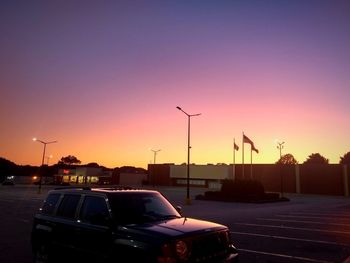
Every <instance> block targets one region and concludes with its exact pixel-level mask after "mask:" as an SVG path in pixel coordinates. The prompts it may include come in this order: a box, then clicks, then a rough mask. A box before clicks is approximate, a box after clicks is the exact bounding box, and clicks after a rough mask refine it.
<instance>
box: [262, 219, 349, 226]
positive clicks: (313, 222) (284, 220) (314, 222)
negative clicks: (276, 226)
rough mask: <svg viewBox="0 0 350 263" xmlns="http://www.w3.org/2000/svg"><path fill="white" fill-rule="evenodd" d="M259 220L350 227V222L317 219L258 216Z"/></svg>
mask: <svg viewBox="0 0 350 263" xmlns="http://www.w3.org/2000/svg"><path fill="white" fill-rule="evenodd" d="M257 219H258V220H264V221H276V222H286V223H288V222H289V223H306V224H319V225H332V226H345V227H350V224H338V223H325V222H316V221H304V220H286V219H270V218H257Z"/></svg>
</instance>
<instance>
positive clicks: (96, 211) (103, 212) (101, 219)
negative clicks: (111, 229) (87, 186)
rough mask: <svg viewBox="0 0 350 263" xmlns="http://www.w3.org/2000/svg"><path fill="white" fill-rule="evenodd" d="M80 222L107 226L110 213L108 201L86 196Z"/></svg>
mask: <svg viewBox="0 0 350 263" xmlns="http://www.w3.org/2000/svg"><path fill="white" fill-rule="evenodd" d="M79 218H80V220H81V221H82V222H86V223H90V224H94V225H106V224H107V220H108V218H109V211H108V207H107V203H106V200H105V199H104V198H103V197H99V196H86V197H85V199H84V202H83V205H82V207H81V210H80V216H79Z"/></svg>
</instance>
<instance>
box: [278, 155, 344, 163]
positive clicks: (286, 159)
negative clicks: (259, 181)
mask: <svg viewBox="0 0 350 263" xmlns="http://www.w3.org/2000/svg"><path fill="white" fill-rule="evenodd" d="M303 163H304V164H329V159H327V158H326V157H324V156H322V155H321V154H320V153H312V154H310V155H309V156H308V158H307V159H306V160H305V161H304V162H303ZM276 164H298V161H297V160H296V159H295V158H294V156H293V154H291V153H287V154H285V155H282V156H281V158H280V159H279V160H278V161H277V162H276ZM339 164H350V152H347V153H345V154H344V155H343V156H340V160H339Z"/></svg>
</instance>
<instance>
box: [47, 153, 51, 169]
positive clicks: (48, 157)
mask: <svg viewBox="0 0 350 263" xmlns="http://www.w3.org/2000/svg"><path fill="white" fill-rule="evenodd" d="M51 158H52V155H51V154H50V155H49V156H46V165H47V166H49V161H50V159H51Z"/></svg>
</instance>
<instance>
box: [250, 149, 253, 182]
mask: <svg viewBox="0 0 350 263" xmlns="http://www.w3.org/2000/svg"><path fill="white" fill-rule="evenodd" d="M252 148H253V147H252V146H250V179H252V180H253V149H252Z"/></svg>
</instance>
